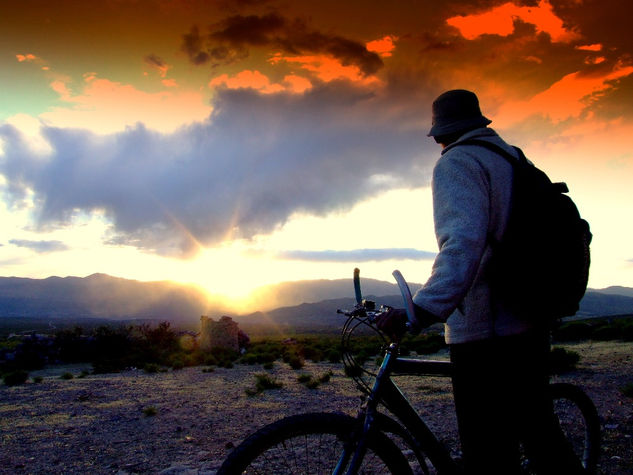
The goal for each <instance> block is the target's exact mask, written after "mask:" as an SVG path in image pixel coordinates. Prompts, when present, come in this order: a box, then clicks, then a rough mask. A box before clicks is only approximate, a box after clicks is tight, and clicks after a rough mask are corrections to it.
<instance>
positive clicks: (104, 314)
mask: <svg viewBox="0 0 633 475" xmlns="http://www.w3.org/2000/svg"><path fill="white" fill-rule="evenodd" d="M362 286H363V293H364V294H365V295H366V296H368V298H371V299H372V300H376V301H377V302H379V303H384V304H388V305H392V306H402V299H401V297H400V294H399V290H398V287H397V285H396V284H395V283H390V282H385V281H380V280H374V279H362ZM418 287H419V284H411V289H412V291H414V290H415V289H417V288H418ZM537 291H538V289H535V293H536V292H537ZM353 295H354V292H353V286H352V282H351V279H338V280H310V281H298V282H284V283H280V284H276V285H270V286H266V287H261V288H259V289H257V290H256V291H255V292H254V293H253V295H252V299H251V300H252V301H253V302H255V304H254V305H255V306H254V308H257V309H259V311H257V312H254V313H250V314H247V315H235V314H234V313H232V312H230V311H229V310H228V308H227V307H226V306H224V305H223V304H221V303H220V302H217V301H216V302H213V301H210V300H209V297H208V295H207V294H206V293H205V292H204V291H203V290H202V289H201V288H199V287H196V286H194V285H185V284H177V283H173V282H167V281H160V282H140V281H136V280H128V279H122V278H119V277H112V276H109V275H106V274H93V275H90V276H88V277H83V278H82V277H49V278H46V279H27V278H18V277H0V318H2V317H14V318H15V317H25V318H28V317H39V318H55V319H57V318H67V319H71V318H100V319H108V320H129V319H151V320H168V321H171V322H173V323H175V324H192V323H195V322H197V321H198V319H199V318H200V315H209V316H212V317H217V316H221V315H224V314H227V315H231V316H233V317H235V318H236V320H237V321H238V322H241V323H243V324H245V325H255V324H266V325H278V326H279V325H281V326H284V327H288V326H296V327H301V328H304V327H305V328H308V327H323V328H325V327H330V326H332V325H336V324H340V323H341V322H342V317H341V316H340V315H337V314H336V309H337V308H350V307H352V306H353V305H354V303H355V302H354V299H353ZM621 314H633V289H632V288H627V287H608V288H606V289H600V290H594V289H589V290H588V291H587V293H586V295H585V297H584V298H583V300H582V302H581V306H580V311H579V312H578V315H579V316H604V315H621Z"/></svg>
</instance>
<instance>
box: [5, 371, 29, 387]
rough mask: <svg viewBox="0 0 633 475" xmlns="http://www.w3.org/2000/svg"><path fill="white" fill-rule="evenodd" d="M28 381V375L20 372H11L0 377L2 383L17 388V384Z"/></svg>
mask: <svg viewBox="0 0 633 475" xmlns="http://www.w3.org/2000/svg"><path fill="white" fill-rule="evenodd" d="M27 379H29V373H27V372H26V371H22V370H16V371H11V372H10V373H7V374H5V375H4V376H3V377H2V381H4V384H6V385H7V386H17V385H18V384H24V383H26V380H27Z"/></svg>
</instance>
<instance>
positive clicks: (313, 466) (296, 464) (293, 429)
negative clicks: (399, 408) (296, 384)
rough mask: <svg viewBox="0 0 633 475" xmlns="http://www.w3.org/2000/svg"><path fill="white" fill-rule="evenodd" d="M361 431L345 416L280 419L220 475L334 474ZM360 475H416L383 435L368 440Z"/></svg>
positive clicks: (224, 466) (251, 439) (241, 448)
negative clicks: (355, 431) (349, 443)
mask: <svg viewBox="0 0 633 475" xmlns="http://www.w3.org/2000/svg"><path fill="white" fill-rule="evenodd" d="M356 427H357V421H356V419H354V418H352V417H350V416H346V415H343V414H331V413H310V414H300V415H297V416H290V417H287V418H285V419H281V420H280V421H277V422H274V423H272V424H270V425H268V426H266V427H264V428H262V429H260V430H258V431H257V432H255V433H254V434H253V435H251V436H250V437H248V438H247V439H246V440H244V442H242V443H241V444H240V445H239V446H237V447H236V448H235V450H233V452H231V454H229V456H228V457H227V459H226V460H225V461H224V463H223V464H222V466H221V467H220V469H219V470H218V472H217V475H236V474H242V473H246V474H259V473H262V474H263V473H265V474H275V475H283V474H292V475H295V474H331V473H332V471H333V470H334V468H335V467H336V465H337V463H338V461H339V458H340V457H341V454H342V453H343V450H344V448H345V445H346V444H347V443H348V442H350V439H351V437H352V434H353V433H354V429H355V428H356ZM358 473H361V474H370V473H371V474H381V473H397V474H411V473H412V472H411V467H410V466H409V464H408V463H407V460H406V459H405V457H404V455H403V454H402V453H401V452H400V450H399V449H398V448H397V447H396V445H395V444H394V443H393V442H392V441H391V440H390V439H389V438H388V437H387V436H385V435H384V434H380V433H378V434H376V435H375V436H373V437H372V438H371V439H370V440H369V444H368V450H367V455H366V456H365V458H364V459H363V464H362V466H361V469H360V470H359V472H358Z"/></svg>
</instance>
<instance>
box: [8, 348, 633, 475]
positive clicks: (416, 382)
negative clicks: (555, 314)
mask: <svg viewBox="0 0 633 475" xmlns="http://www.w3.org/2000/svg"><path fill="white" fill-rule="evenodd" d="M568 347H570V348H571V349H573V350H574V351H577V352H579V353H580V354H581V356H582V359H581V363H580V364H579V367H578V370H577V371H574V372H573V373H570V374H567V375H565V376H562V377H558V378H556V379H558V380H563V381H571V382H574V383H576V384H579V385H580V386H582V387H583V388H584V389H585V390H586V391H587V393H588V394H589V395H590V396H591V397H592V399H593V400H594V402H595V404H596V406H597V408H598V411H599V413H600V417H601V421H602V427H603V448H602V460H601V467H600V471H601V473H604V474H631V473H633V439H632V436H633V399H631V398H627V397H625V396H623V395H622V393H621V391H620V388H621V387H622V386H624V385H625V384H627V383H633V351H632V350H633V343H593V344H591V343H582V344H575V345H569V346H568ZM82 369H89V368H88V367H82V366H73V367H58V368H48V369H46V370H43V371H41V372H34V373H32V376H37V375H38V374H39V375H41V376H43V378H44V379H43V381H42V382H40V383H33V382H30V381H31V380H29V382H28V383H27V384H24V385H21V386H14V387H6V386H4V385H2V384H0V438H1V441H2V450H1V452H0V473H2V474H26V473H29V474H30V473H35V474H40V473H64V474H67V473H68V474H80V473H81V474H85V473H91V474H108V473H114V474H117V473H118V474H132V473H162V474H189V475H195V474H213V473H215V470H216V469H217V468H218V467H219V465H220V464H221V462H222V460H223V459H224V457H225V456H226V454H227V453H228V452H229V451H230V448H231V447H233V446H234V445H237V444H238V443H239V442H240V441H241V440H242V439H243V438H244V437H245V436H246V435H248V434H249V433H251V432H253V431H254V430H255V429H257V428H258V427H261V426H262V425H264V424H266V423H268V422H272V421H274V420H277V419H279V418H281V417H283V416H286V415H290V414H297V413H301V412H307V411H342V412H346V413H349V414H354V413H355V412H356V409H357V407H358V402H359V397H358V395H359V393H358V391H357V390H356V388H355V385H354V383H353V382H352V381H351V380H350V379H348V378H346V377H345V376H344V374H343V371H342V367H341V366H340V365H331V364H325V363H318V364H317V363H311V362H308V363H307V364H306V366H305V367H304V368H303V369H301V370H296V371H295V370H291V369H289V368H288V366H287V365H285V364H282V363H281V362H277V363H275V367H274V369H273V370H269V371H268V373H270V374H271V376H274V377H275V378H276V379H278V380H279V381H281V382H282V383H283V387H282V388H281V389H276V390H268V391H265V392H263V393H260V394H258V395H256V396H248V395H247V394H246V390H247V389H248V388H253V387H254V384H255V377H254V374H255V373H261V372H264V370H263V369H262V368H261V366H246V365H236V366H235V367H234V368H231V369H224V368H217V369H215V371H213V372H203V371H202V370H203V368H202V367H196V368H185V369H183V370H179V371H169V372H167V373H158V374H145V373H143V372H142V371H126V372H123V373H119V374H108V375H88V376H85V377H82V378H77V377H75V378H74V379H70V380H64V379H60V378H59V376H60V375H61V374H63V373H64V372H67V371H70V372H72V373H73V374H74V375H75V376H78V375H79V374H80V373H81V370H82ZM327 371H332V372H333V376H332V378H331V380H330V382H328V383H325V384H323V385H321V386H319V387H318V388H317V389H308V388H306V387H305V386H303V385H302V384H300V383H299V382H298V381H297V376H298V375H299V374H303V373H309V374H312V375H314V376H319V375H321V374H324V373H326V372H327ZM399 383H400V384H401V385H402V387H403V389H404V390H405V392H406V393H407V395H409V396H410V397H411V399H412V400H413V403H414V405H415V406H416V407H417V408H418V409H419V410H421V411H423V412H424V413H425V414H428V418H427V420H428V421H429V423H430V425H431V427H432V428H436V429H437V430H438V431H440V432H441V433H442V438H443V439H444V441H445V442H446V443H447V444H448V445H449V446H450V447H451V448H452V449H453V450H455V451H456V450H458V447H457V443H456V441H455V438H456V430H455V418H454V414H453V408H452V398H451V395H450V384H449V382H448V381H447V380H446V379H443V378H423V379H421V378H419V377H418V378H409V377H401V378H399ZM151 412H155V414H154V415H147V413H151Z"/></svg>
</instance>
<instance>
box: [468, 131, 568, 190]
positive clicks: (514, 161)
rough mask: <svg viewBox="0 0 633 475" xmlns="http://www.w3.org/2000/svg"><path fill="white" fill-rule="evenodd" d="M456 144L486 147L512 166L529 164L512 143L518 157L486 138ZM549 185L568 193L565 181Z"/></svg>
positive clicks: (521, 151) (521, 152)
mask: <svg viewBox="0 0 633 475" xmlns="http://www.w3.org/2000/svg"><path fill="white" fill-rule="evenodd" d="M456 145H479V146H480V147H484V148H487V149H488V150H490V151H492V152H495V153H496V154H497V155H500V156H501V157H503V158H505V159H506V161H507V162H508V163H509V164H510V165H512V168H515V167H517V166H523V167H525V166H529V165H531V163H530V161H529V160H528V159H527V157H526V156H525V154H524V153H523V150H521V149H520V148H519V147H515V146H514V145H513V146H512V148H513V149H514V150H516V152H517V154H518V157H515V156H514V155H512V154H511V153H510V152H508V151H507V150H506V149H504V148H503V147H501V146H500V145H497V144H496V143H493V142H488V141H487V140H479V139H468V140H464V141H463V142H459V143H457V144H456ZM548 180H549V179H548ZM550 183H551V182H550ZM550 186H551V187H552V189H553V190H554V191H556V192H557V193H569V188H568V187H567V184H566V183H563V182H557V183H551V184H550Z"/></svg>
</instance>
